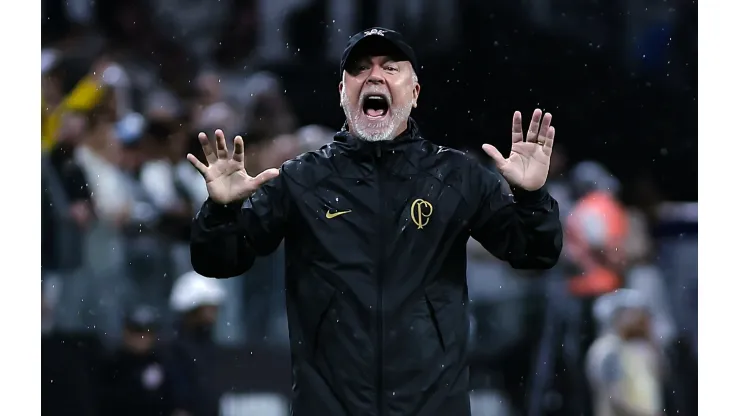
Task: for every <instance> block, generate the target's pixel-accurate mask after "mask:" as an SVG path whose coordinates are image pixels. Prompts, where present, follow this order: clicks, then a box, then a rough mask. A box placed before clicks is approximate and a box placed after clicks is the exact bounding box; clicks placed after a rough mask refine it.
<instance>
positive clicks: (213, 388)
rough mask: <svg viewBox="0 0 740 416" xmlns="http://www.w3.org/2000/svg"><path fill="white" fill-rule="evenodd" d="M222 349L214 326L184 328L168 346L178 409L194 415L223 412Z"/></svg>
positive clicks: (203, 415)
mask: <svg viewBox="0 0 740 416" xmlns="http://www.w3.org/2000/svg"><path fill="white" fill-rule="evenodd" d="M218 354H219V350H218V348H217V346H216V344H215V343H214V342H213V336H212V331H211V328H210V327H201V328H195V329H191V330H185V329H182V330H181V331H180V332H179V333H178V335H177V337H176V338H175V339H174V340H173V341H172V343H171V345H169V347H168V349H167V361H166V362H167V364H166V366H165V368H166V369H167V373H168V374H170V375H172V380H173V381H172V383H173V384H172V387H173V390H172V391H173V402H174V407H175V409H176V410H184V411H186V412H188V414H190V415H191V416H219V415H220V414H221V413H220V411H219V400H220V398H221V395H222V393H223V391H219V387H218V385H219V384H218V383H217V382H216V381H215V380H216V377H218V365H217V364H218Z"/></svg>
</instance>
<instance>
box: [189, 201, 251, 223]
mask: <svg viewBox="0 0 740 416" xmlns="http://www.w3.org/2000/svg"><path fill="white" fill-rule="evenodd" d="M242 204H243V203H242V202H241V201H240V202H232V203H230V204H227V205H224V204H219V203H217V202H214V201H213V200H212V199H211V198H208V199H207V200H206V202H205V203H204V204H203V207H202V208H201V210H200V213H199V214H198V215H199V216H200V217H201V218H202V220H203V223H204V224H205V225H206V226H207V227H209V228H212V227H218V226H220V225H226V224H231V223H234V222H236V221H237V220H238V218H239V214H240V212H241V209H242Z"/></svg>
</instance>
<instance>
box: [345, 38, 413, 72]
mask: <svg viewBox="0 0 740 416" xmlns="http://www.w3.org/2000/svg"><path fill="white" fill-rule="evenodd" d="M374 58H380V59H381V60H382V61H394V62H404V61H405V62H408V60H409V59H408V57H407V56H406V55H405V54H404V53H403V52H402V51H401V49H399V48H398V47H397V46H395V45H394V44H393V43H391V42H388V41H387V40H385V39H383V38H381V37H375V36H373V37H369V38H366V39H363V40H362V41H361V42H359V43H358V44H357V45H356V46H355V47H354V48H353V49H352V53H351V54H350V55H349V57H348V58H347V68H346V69H347V70H351V69H354V68H355V67H356V66H357V65H359V64H362V63H368V62H371V61H372V60H373V59H374Z"/></svg>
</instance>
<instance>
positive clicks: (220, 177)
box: [188, 130, 279, 204]
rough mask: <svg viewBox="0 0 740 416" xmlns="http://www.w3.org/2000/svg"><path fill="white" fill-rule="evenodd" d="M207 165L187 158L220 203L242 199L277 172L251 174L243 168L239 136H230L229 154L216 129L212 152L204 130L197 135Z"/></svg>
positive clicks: (223, 140) (189, 157)
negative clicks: (231, 150) (232, 150)
mask: <svg viewBox="0 0 740 416" xmlns="http://www.w3.org/2000/svg"><path fill="white" fill-rule="evenodd" d="M198 140H199V141H200V144H201V146H202V147H203V153H204V154H205V156H206V161H207V162H208V166H206V165H204V164H203V163H201V162H200V161H199V160H198V159H197V158H196V157H195V156H193V155H191V154H189V155H188V160H189V161H190V163H192V164H193V166H195V168H196V169H198V171H200V173H201V174H202V175H203V178H204V179H205V181H206V188H207V189H208V196H209V197H210V198H211V199H212V200H213V201H215V202H218V203H220V204H229V203H232V202H236V201H242V200H244V199H246V198H248V197H249V196H250V195H252V194H253V193H254V191H256V190H257V189H258V188H259V187H260V186H261V185H262V184H263V183H265V182H266V181H268V180H269V179H271V178H274V177H275V176H277V175H278V174H279V171H278V170H277V169H267V170H266V171H264V172H262V173H260V174H259V175H257V176H255V177H252V176H249V175H248V174H247V170H246V169H245V168H244V142H243V140H242V138H241V137H239V136H237V137H236V138H235V139H234V153H233V155H232V156H231V157H229V153H228V150H226V140H225V139H224V134H223V132H222V131H221V130H216V151H215V152H214V151H213V147H212V146H211V144H210V142H209V141H208V137H207V136H206V135H205V133H200V134H199V135H198Z"/></svg>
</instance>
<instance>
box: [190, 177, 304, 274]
mask: <svg viewBox="0 0 740 416" xmlns="http://www.w3.org/2000/svg"><path fill="white" fill-rule="evenodd" d="M289 206H290V203H289V197H288V192H287V190H286V187H285V179H284V172H283V170H282V169H281V172H280V175H279V176H278V177H276V178H273V179H271V180H270V181H268V182H267V183H265V184H264V185H262V186H261V187H260V188H259V189H258V190H257V191H256V192H255V193H254V194H253V195H252V196H251V197H249V198H248V199H246V200H245V201H244V202H241V203H239V202H237V203H233V204H229V205H219V204H217V203H215V202H213V201H212V200H211V199H210V198H209V199H208V200H206V202H205V203H204V204H203V206H202V207H201V209H200V211H199V212H198V214H197V215H196V217H195V219H194V220H193V225H192V230H191V236H190V261H191V263H192V265H193V270H195V271H196V272H197V273H199V274H201V275H203V276H207V277H217V278H226V277H233V276H238V275H241V274H243V273H244V272H246V271H247V270H249V268H250V267H252V264H253V263H254V259H255V256H265V255H268V254H270V253H272V252H273V251H275V249H276V248H277V247H278V246H279V245H280V242H281V241H282V240H283V236H284V230H285V224H286V222H287V218H288V210H289Z"/></svg>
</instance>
